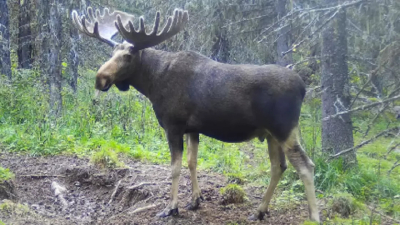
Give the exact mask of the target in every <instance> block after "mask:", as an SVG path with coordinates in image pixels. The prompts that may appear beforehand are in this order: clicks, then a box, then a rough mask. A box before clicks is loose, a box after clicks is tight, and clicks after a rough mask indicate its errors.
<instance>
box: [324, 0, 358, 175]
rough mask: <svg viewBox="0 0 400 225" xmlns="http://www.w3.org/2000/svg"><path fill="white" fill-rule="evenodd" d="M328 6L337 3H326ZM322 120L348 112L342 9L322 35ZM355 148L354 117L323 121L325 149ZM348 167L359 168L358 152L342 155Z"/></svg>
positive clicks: (344, 25) (347, 83)
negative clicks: (355, 166) (357, 164)
mask: <svg viewBox="0 0 400 225" xmlns="http://www.w3.org/2000/svg"><path fill="white" fill-rule="evenodd" d="M325 3H326V4H327V5H330V4H331V3H336V4H338V3H339V2H338V1H337V0H335V1H332V0H325ZM322 39H323V41H322V61H321V62H322V74H321V88H322V90H323V93H322V118H325V117H327V116H330V115H333V114H336V113H338V112H341V111H345V110H347V109H348V107H349V104H350V93H349V78H348V67H347V36H346V11H345V9H342V10H341V11H340V12H339V13H338V14H337V15H336V18H334V20H333V21H331V22H330V24H328V27H327V28H326V29H325V31H324V32H323V33H322ZM353 145H354V141H353V127H352V122H351V115H350V114H344V115H342V116H340V117H337V118H334V119H330V120H327V121H323V122H322V148H323V150H324V151H326V152H328V153H337V152H339V151H341V150H343V149H347V148H351V147H353ZM343 160H344V163H345V166H346V167H347V166H352V165H356V163H357V159H356V153H355V152H352V153H350V154H347V155H345V156H343Z"/></svg>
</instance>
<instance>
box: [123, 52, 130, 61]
mask: <svg viewBox="0 0 400 225" xmlns="http://www.w3.org/2000/svg"><path fill="white" fill-rule="evenodd" d="M122 58H123V59H124V61H127V62H128V61H131V59H132V55H130V54H125V55H123V56H122Z"/></svg>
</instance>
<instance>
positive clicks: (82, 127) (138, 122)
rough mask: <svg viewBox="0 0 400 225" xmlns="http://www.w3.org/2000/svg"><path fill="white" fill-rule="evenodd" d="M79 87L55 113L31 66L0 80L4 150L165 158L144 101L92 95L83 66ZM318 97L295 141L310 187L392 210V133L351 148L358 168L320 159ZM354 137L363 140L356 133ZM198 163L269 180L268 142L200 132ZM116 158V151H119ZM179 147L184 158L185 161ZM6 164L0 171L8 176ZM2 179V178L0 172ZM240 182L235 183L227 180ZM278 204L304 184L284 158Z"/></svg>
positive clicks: (234, 176) (252, 180)
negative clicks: (308, 167)
mask: <svg viewBox="0 0 400 225" xmlns="http://www.w3.org/2000/svg"><path fill="white" fill-rule="evenodd" d="M81 74H82V76H81V77H80V78H79V80H78V83H79V87H80V88H79V89H78V91H77V93H73V92H72V91H71V90H69V89H64V90H63V92H62V95H63V110H62V112H61V113H60V115H59V116H58V117H52V116H50V114H49V111H50V110H49V105H48V96H47V94H46V93H47V90H46V89H45V88H43V87H41V86H40V85H37V84H36V83H37V82H35V81H36V80H37V79H41V78H40V76H39V74H37V73H35V72H33V71H24V70H21V71H19V72H18V73H16V75H15V77H14V78H15V79H14V80H13V85H12V86H10V85H8V84H6V83H5V82H0V143H2V145H3V146H4V148H5V149H6V150H9V151H18V152H25V153H28V154H31V155H54V154H60V153H65V154H74V155H78V156H81V157H88V156H90V157H91V160H92V162H94V163H95V164H100V165H101V166H103V167H116V166H122V165H123V164H122V163H121V162H120V159H121V158H122V157H132V158H134V159H137V160H142V161H146V162H150V163H156V164H168V163H169V162H170V153H169V149H168V144H167V142H166V139H165V135H164V131H163V130H162V128H160V126H159V124H158V122H157V119H156V117H155V116H154V113H153V110H152V107H151V104H150V102H149V101H148V100H146V99H145V98H144V97H143V96H141V95H140V94H139V93H138V92H136V91H135V90H131V91H129V92H119V91H117V90H115V88H112V89H111V90H110V91H109V92H108V93H107V94H103V95H102V96H100V98H99V99H98V101H97V102H93V101H92V99H91V96H93V95H94V90H93V77H94V72H93V71H83V72H81ZM320 115H321V101H320V100H319V99H311V100H309V101H306V103H305V104H304V106H303V108H302V113H301V120H300V123H301V124H300V125H301V126H300V127H301V141H302V145H303V146H304V148H305V149H306V151H307V153H308V154H309V155H310V156H311V158H312V160H313V161H314V163H315V164H316V168H315V185H316V189H318V190H320V191H322V192H323V193H324V194H318V195H319V196H318V197H320V198H324V197H327V196H329V195H330V193H337V192H338V191H341V192H343V191H345V192H347V193H349V194H351V195H352V196H353V197H354V198H355V199H356V200H357V201H364V202H368V203H373V204H375V205H378V206H379V207H380V208H381V209H382V210H383V211H384V212H386V213H388V214H389V215H393V216H398V215H399V212H400V210H399V207H398V206H399V205H400V202H399V201H400V199H399V197H398V196H399V194H400V179H399V177H400V171H399V170H398V169H397V170H393V171H392V172H391V174H390V176H387V175H386V174H387V171H388V170H389V169H390V168H391V167H392V165H393V163H394V162H395V160H396V157H398V156H397V155H396V154H397V153H393V154H390V155H388V156H387V157H386V158H384V156H385V155H386V153H387V148H388V146H390V142H391V139H385V138H382V139H380V140H378V141H376V142H374V143H372V144H370V145H366V146H365V147H363V148H362V149H360V150H359V152H358V162H359V166H358V168H355V169H353V170H345V169H344V168H343V165H342V162H341V161H340V160H334V161H329V162H327V161H326V156H325V155H321V145H320V143H321V128H320V120H321V118H320ZM354 125H355V126H357V127H360V130H363V129H365V128H366V126H367V124H366V123H365V122H364V120H363V119H360V118H358V115H357V117H355V119H354ZM386 126H387V122H386V121H385V120H377V123H376V125H375V126H373V127H372V128H371V131H370V134H369V135H370V136H373V135H376V133H377V132H379V131H380V130H382V129H385V128H386ZM354 137H355V141H356V143H357V142H360V141H361V140H364V139H363V137H362V136H361V135H360V134H359V133H355V136H354ZM200 143H201V144H200V145H199V158H198V165H199V168H200V169H203V170H212V171H215V172H219V173H224V174H225V175H226V176H227V177H228V181H229V182H231V183H234V184H236V185H237V184H242V183H243V182H246V184H250V185H251V184H258V185H262V186H267V185H268V184H269V179H270V177H269V170H270V163H269V159H268V153H267V144H266V143H265V142H264V143H261V142H259V141H258V140H253V141H250V142H247V143H240V144H239V143H234V144H229V143H223V142H220V141H217V140H214V139H211V138H208V137H205V136H200ZM118 157H119V158H118ZM185 157H186V154H184V161H183V163H184V165H185V163H186V158H185ZM8 172H9V171H8V170H7V169H2V170H1V171H0V176H2V177H3V176H5V177H7V179H9V177H11V176H10V175H3V174H7V173H8ZM2 179H3V178H2ZM234 187H238V189H240V188H241V187H240V186H238V185H237V186H234ZM278 189H279V190H278V191H277V195H276V200H277V205H279V204H284V205H288V204H291V203H290V201H292V202H293V200H296V201H298V200H302V199H303V198H304V197H305V196H304V185H303V183H302V182H301V180H300V179H299V177H298V174H297V173H296V171H295V170H294V168H293V167H292V166H291V165H290V164H289V167H288V170H287V171H286V172H285V174H284V176H283V178H282V180H281V182H280V183H279V186H278Z"/></svg>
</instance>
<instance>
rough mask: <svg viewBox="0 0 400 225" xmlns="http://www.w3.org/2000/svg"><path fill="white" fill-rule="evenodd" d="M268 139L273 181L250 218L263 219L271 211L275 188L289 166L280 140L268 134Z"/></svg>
mask: <svg viewBox="0 0 400 225" xmlns="http://www.w3.org/2000/svg"><path fill="white" fill-rule="evenodd" d="M267 140H268V153H269V160H270V162H271V181H270V183H269V185H268V188H267V191H266V192H265V194H264V196H263V198H262V201H261V204H260V206H259V207H258V209H257V211H256V213H255V214H254V215H252V216H250V217H249V219H250V220H257V219H259V220H262V219H263V218H264V215H265V214H268V213H269V212H268V205H269V203H270V201H271V198H272V195H273V194H274V191H275V188H276V186H277V184H278V182H279V180H280V179H281V177H282V174H283V172H284V171H285V170H286V168H287V165H286V159H285V154H284V152H283V150H282V148H281V146H280V143H279V142H278V140H276V139H275V138H274V137H272V136H268V138H267Z"/></svg>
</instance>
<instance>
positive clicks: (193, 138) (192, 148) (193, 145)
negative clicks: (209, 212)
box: [186, 133, 202, 210]
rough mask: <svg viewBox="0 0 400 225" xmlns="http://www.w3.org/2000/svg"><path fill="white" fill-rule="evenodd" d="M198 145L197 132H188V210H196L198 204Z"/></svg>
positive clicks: (199, 192) (199, 198) (199, 195)
mask: <svg viewBox="0 0 400 225" xmlns="http://www.w3.org/2000/svg"><path fill="white" fill-rule="evenodd" d="M198 147H199V134H198V133H190V134H188V135H187V162H188V167H189V171H190V180H191V182H192V198H191V200H190V202H189V204H188V205H187V206H186V208H187V209H188V210H196V209H198V208H199V206H200V200H201V199H202V197H201V191H200V188H199V182H198V181H197V171H196V169H197V151H198Z"/></svg>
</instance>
